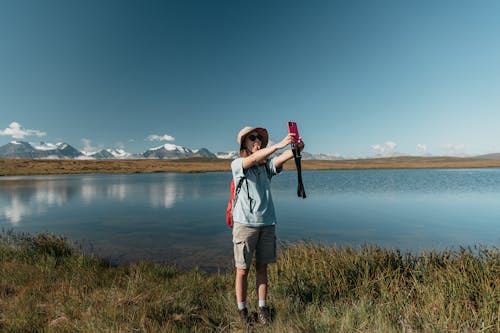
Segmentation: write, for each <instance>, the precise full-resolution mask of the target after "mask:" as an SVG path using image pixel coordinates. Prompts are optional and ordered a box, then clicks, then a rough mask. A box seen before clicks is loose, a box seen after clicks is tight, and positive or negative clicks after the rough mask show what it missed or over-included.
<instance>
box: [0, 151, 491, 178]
mask: <svg viewBox="0 0 500 333" xmlns="http://www.w3.org/2000/svg"><path fill="white" fill-rule="evenodd" d="M230 165H231V160H222V159H213V158H189V159H179V160H38V159H5V158H4V159H0V176H21V175H52V174H88V173H142V172H213V171H228V170H230V169H231V166H230ZM498 167H500V160H488V159H478V158H458V157H457V158H454V157H405V156H403V157H392V158H375V159H357V160H335V161H323V160H304V161H302V168H303V169H304V170H352V169H405V168H498ZM285 168H286V169H292V170H293V169H294V168H295V165H294V163H293V162H289V163H287V164H286V165H285Z"/></svg>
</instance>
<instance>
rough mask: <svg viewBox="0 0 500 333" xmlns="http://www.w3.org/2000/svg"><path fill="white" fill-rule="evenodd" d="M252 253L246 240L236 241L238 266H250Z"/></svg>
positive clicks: (235, 255) (235, 248) (235, 254)
mask: <svg viewBox="0 0 500 333" xmlns="http://www.w3.org/2000/svg"><path fill="white" fill-rule="evenodd" d="M249 257H250V253H249V251H248V245H247V242H245V241H239V242H235V243H234V261H235V264H236V267H237V268H243V269H246V268H249V267H250V264H249V263H248V261H249Z"/></svg>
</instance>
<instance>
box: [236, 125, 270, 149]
mask: <svg viewBox="0 0 500 333" xmlns="http://www.w3.org/2000/svg"><path fill="white" fill-rule="evenodd" d="M252 132H257V133H259V134H260V135H262V146H261V148H265V147H267V144H268V143H269V134H268V133H267V130H266V129H265V128H263V127H248V128H247V129H246V130H245V131H244V132H243V133H240V138H241V139H240V149H241V148H243V144H244V143H245V140H246V138H247V136H248V135H249V134H250V133H252Z"/></svg>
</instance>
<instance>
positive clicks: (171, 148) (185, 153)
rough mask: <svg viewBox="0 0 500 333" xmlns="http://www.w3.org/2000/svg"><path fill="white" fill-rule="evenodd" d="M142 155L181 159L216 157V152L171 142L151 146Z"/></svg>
mask: <svg viewBox="0 0 500 333" xmlns="http://www.w3.org/2000/svg"><path fill="white" fill-rule="evenodd" d="M142 156H144V157H145V158H150V159H156V158H157V159H179V158H189V157H209V158H215V157H216V156H215V154H214V153H212V152H210V151H209V150H208V149H206V148H200V149H195V150H192V149H190V148H186V147H182V146H178V145H174V144H171V143H167V144H164V145H162V146H160V147H155V148H150V149H148V150H146V151H145V152H144V153H143V154H142Z"/></svg>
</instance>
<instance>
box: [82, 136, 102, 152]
mask: <svg viewBox="0 0 500 333" xmlns="http://www.w3.org/2000/svg"><path fill="white" fill-rule="evenodd" d="M81 141H82V143H83V151H84V152H86V153H93V152H96V151H98V150H99V147H94V146H93V145H92V141H91V140H90V139H86V138H83V139H82V140H81Z"/></svg>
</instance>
